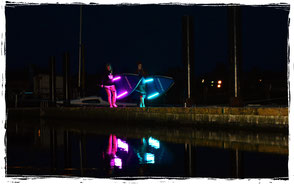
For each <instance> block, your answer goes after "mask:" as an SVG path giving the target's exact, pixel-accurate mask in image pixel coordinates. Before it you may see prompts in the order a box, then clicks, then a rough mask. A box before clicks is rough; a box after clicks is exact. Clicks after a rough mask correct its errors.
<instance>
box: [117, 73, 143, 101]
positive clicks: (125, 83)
mask: <svg viewBox="0 0 294 184" xmlns="http://www.w3.org/2000/svg"><path fill="white" fill-rule="evenodd" d="M112 80H113V81H114V84H115V87H116V94H117V97H116V98H117V99H118V100H120V99H123V98H125V97H127V96H129V95H130V94H131V93H132V92H133V91H134V90H135V89H136V87H137V86H138V84H139V83H140V81H141V78H140V77H139V76H138V75H136V74H121V75H116V76H115V77H114V78H113V79H112Z"/></svg>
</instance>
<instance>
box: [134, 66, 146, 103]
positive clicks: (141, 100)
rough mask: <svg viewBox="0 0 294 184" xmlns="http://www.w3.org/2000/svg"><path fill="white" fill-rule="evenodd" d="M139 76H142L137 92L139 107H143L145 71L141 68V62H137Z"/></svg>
mask: <svg viewBox="0 0 294 184" xmlns="http://www.w3.org/2000/svg"><path fill="white" fill-rule="evenodd" d="M136 73H137V74H138V75H139V77H142V80H141V82H140V84H139V86H138V88H137V90H136V91H137V92H139V94H140V107H145V98H146V91H147V89H146V84H145V83H144V80H145V77H146V76H147V73H146V72H145V71H144V70H143V66H142V63H141V62H138V63H137V72H136Z"/></svg>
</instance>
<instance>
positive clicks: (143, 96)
mask: <svg viewBox="0 0 294 184" xmlns="http://www.w3.org/2000/svg"><path fill="white" fill-rule="evenodd" d="M145 97H146V95H142V107H145Z"/></svg>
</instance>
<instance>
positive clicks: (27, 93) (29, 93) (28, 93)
mask: <svg viewBox="0 0 294 184" xmlns="http://www.w3.org/2000/svg"><path fill="white" fill-rule="evenodd" d="M24 94H25V95H31V94H33V92H28V91H26V92H24Z"/></svg>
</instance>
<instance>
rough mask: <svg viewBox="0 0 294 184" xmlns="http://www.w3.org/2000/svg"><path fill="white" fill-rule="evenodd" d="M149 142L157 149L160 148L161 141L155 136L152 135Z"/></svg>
mask: <svg viewBox="0 0 294 184" xmlns="http://www.w3.org/2000/svg"><path fill="white" fill-rule="evenodd" d="M148 144H149V145H150V146H151V147H153V148H155V149H159V148H160V142H159V140H157V139H154V138H152V137H149V139H148Z"/></svg>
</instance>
